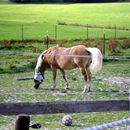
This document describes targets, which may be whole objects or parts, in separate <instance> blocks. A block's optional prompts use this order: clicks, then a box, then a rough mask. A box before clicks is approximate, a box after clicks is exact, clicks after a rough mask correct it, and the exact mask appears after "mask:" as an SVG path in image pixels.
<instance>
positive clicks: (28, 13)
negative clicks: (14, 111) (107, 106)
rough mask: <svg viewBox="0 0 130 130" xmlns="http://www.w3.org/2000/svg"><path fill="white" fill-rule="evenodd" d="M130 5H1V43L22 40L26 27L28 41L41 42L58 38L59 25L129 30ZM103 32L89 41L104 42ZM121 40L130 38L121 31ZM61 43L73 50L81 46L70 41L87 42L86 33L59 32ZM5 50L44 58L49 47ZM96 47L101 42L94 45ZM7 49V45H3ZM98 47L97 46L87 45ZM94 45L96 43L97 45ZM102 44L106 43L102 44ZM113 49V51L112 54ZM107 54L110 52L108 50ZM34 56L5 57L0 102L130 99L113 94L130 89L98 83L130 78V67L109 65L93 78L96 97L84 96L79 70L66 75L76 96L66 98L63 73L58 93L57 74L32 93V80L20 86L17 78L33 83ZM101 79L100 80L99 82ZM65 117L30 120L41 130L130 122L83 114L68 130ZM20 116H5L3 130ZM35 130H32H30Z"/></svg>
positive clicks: (118, 115) (0, 61)
mask: <svg viewBox="0 0 130 130" xmlns="http://www.w3.org/2000/svg"><path fill="white" fill-rule="evenodd" d="M129 12H130V3H106V4H102V3H100V4H42V5H41V4H26V5H24V4H8V3H7V4H0V30H1V31H0V39H21V27H22V24H23V25H24V26H23V27H24V39H32V38H33V39H41V40H43V38H44V35H45V34H46V33H47V31H48V33H49V36H50V37H51V38H55V36H54V31H55V29H54V25H55V23H56V22H57V21H65V22H75V23H82V24H86V23H88V24H96V25H102V26H105V25H111V26H114V25H115V24H117V26H125V27H130V25H129V23H130V20H129V14H130V13H129ZM102 32H103V30H99V31H97V30H95V29H91V30H89V37H102ZM117 34H118V36H120V37H124V36H128V35H129V32H123V31H120V33H117ZM113 35H114V32H113V31H110V30H106V36H107V37H110V36H113ZM58 38H63V39H62V41H57V43H55V42H54V41H50V44H49V45H50V46H53V45H54V44H59V45H63V46H66V47H67V46H72V45H76V44H79V41H76V40H75V41H68V40H67V39H68V38H76V39H77V38H86V29H85V28H82V29H81V28H80V27H78V28H75V27H59V26H58ZM11 41H12V42H11V43H8V44H7V45H3V44H2V45H1V46H0V50H1V51H20V52H28V53H41V52H42V51H43V50H45V48H46V45H45V44H44V43H42V42H41V43H37V42H34V41H31V42H28V41H27V42H25V43H21V42H20V41H17V42H15V41H13V40H11ZM95 41H96V39H95ZM4 42H5V43H6V42H7V41H4ZM88 42H93V41H88ZM93 43H94V42H93ZM101 43H102V42H101ZM107 49H108V48H107ZM107 54H109V51H108V50H107ZM119 55H121V56H122V55H127V56H129V55H130V49H121V52H120V53H119ZM37 57H38V56H34V55H16V54H4V55H2V54H0V102H21V101H22V102H23V101H24V102H33V101H79V100H80V101H84V100H111V99H115V100H118V99H128V95H127V94H117V93H116V92H115V93H110V90H114V91H119V90H120V91H127V90H128V88H127V86H122V87H120V86H118V85H110V84H106V83H104V82H103V81H101V80H98V78H99V77H102V76H103V77H105V76H123V77H129V76H130V71H129V68H130V61H129V60H128V61H124V60H122V61H114V60H113V61H109V62H105V63H104V65H103V69H102V70H101V71H100V73H98V74H97V75H93V78H92V90H93V91H94V93H88V94H84V95H82V94H81V92H82V90H83V86H84V83H83V79H82V75H81V74H80V72H79V70H78V69H75V70H71V71H67V72H66V73H67V77H68V79H69V82H70V85H71V90H70V92H69V93H64V90H63V88H64V81H63V79H62V78H61V74H60V72H58V76H57V90H55V91H51V87H52V74H51V71H50V70H48V71H46V73H45V81H44V82H43V83H42V85H41V87H40V88H39V89H38V90H34V88H33V85H34V83H33V80H28V81H18V80H17V79H18V78H23V77H33V75H34V68H35V63H36V59H37ZM95 77H96V78H95ZM65 114H66V113H63V114H45V115H44V114H43V115H31V123H36V122H40V123H41V124H42V126H43V128H42V129H45V128H46V129H49V130H57V129H63V130H66V129H68V130H79V129H82V128H85V127H90V126H94V125H100V124H103V123H106V122H111V121H116V120H120V119H124V118H127V117H129V113H128V112H107V113H83V114H82V113H79V114H71V115H72V117H73V125H72V126H71V127H65V126H64V125H63V124H62V123H61V119H62V117H63V116H64V115H65ZM14 126H15V116H3V115H0V130H13V129H14ZM30 130H32V129H30Z"/></svg>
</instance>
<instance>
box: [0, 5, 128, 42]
mask: <svg viewBox="0 0 130 130" xmlns="http://www.w3.org/2000/svg"><path fill="white" fill-rule="evenodd" d="M0 12H1V13H0V30H1V31H0V39H2V40H6V39H9V40H10V39H19V40H21V31H22V25H23V31H24V32H23V33H24V39H43V38H44V36H45V35H46V33H47V32H48V34H49V36H50V37H51V38H53V39H54V38H55V24H56V23H57V22H58V21H61V22H68V23H80V24H91V25H101V26H115V25H116V26H117V27H127V28H129V27H130V25H129V23H130V20H129V12H130V3H107V4H103V3H100V4H37V5H35V4H26V5H24V4H0ZM12 30H13V31H12ZM57 30H58V36H57V37H58V38H59V39H61V38H62V39H63V38H67V39H72V38H73V39H75V38H78V39H80V38H83V39H84V38H86V28H81V27H78V28H77V27H62V26H58V28H57ZM89 32H90V33H89V37H90V38H93V37H94V38H95V37H99V38H102V34H103V29H89ZM105 32H106V36H107V37H113V36H114V31H113V30H109V29H108V30H105ZM117 37H129V31H117Z"/></svg>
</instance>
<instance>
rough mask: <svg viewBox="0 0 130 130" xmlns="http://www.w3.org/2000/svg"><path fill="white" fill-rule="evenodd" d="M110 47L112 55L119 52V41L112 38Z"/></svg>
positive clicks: (109, 42) (109, 43)
mask: <svg viewBox="0 0 130 130" xmlns="http://www.w3.org/2000/svg"><path fill="white" fill-rule="evenodd" d="M108 46H109V49H110V52H111V54H112V55H114V54H116V53H117V52H118V41H117V39H115V38H110V39H109V41H108Z"/></svg>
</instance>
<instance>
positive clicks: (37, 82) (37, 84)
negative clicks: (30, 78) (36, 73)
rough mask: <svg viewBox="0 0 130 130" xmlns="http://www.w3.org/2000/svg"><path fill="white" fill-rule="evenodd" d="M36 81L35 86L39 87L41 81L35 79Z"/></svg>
mask: <svg viewBox="0 0 130 130" xmlns="http://www.w3.org/2000/svg"><path fill="white" fill-rule="evenodd" d="M34 83H35V85H34V88H35V89H38V88H39V86H40V84H41V82H39V81H38V80H34Z"/></svg>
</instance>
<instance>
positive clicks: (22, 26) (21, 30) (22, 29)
mask: <svg viewBox="0 0 130 130" xmlns="http://www.w3.org/2000/svg"><path fill="white" fill-rule="evenodd" d="M21 37H22V38H21V39H22V41H23V24H22V28H21Z"/></svg>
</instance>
